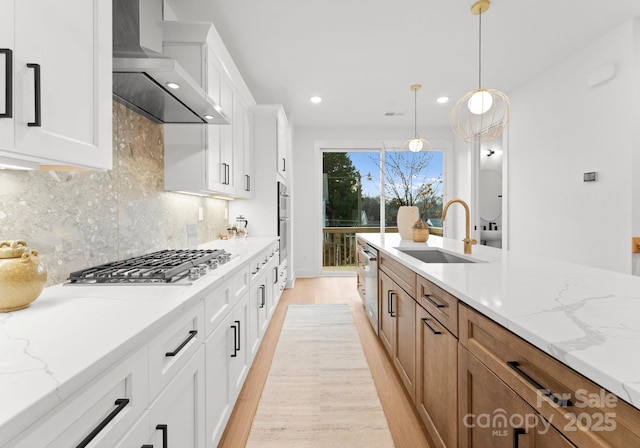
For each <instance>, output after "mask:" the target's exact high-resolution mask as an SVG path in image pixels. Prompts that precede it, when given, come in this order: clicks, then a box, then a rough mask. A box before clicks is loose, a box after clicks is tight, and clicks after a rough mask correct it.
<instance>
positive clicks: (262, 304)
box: [258, 285, 266, 308]
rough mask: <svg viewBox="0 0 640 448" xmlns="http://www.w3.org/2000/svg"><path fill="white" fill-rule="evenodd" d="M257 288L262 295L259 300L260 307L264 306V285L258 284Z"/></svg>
mask: <svg viewBox="0 0 640 448" xmlns="http://www.w3.org/2000/svg"><path fill="white" fill-rule="evenodd" d="M258 288H259V289H260V295H261V296H262V298H261V301H260V308H264V306H265V304H266V300H265V289H266V287H265V286H264V285H260V286H258Z"/></svg>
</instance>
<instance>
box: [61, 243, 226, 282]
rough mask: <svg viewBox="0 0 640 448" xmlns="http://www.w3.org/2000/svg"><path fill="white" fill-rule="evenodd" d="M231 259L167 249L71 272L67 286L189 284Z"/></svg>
mask: <svg viewBox="0 0 640 448" xmlns="http://www.w3.org/2000/svg"><path fill="white" fill-rule="evenodd" d="M230 259H231V254H230V253H228V252H226V251H224V250H204V249H203V250H200V249H173V250H171V249H167V250H161V251H158V252H153V253H151V254H147V255H141V256H138V257H133V258H128V259H126V260H122V261H114V262H111V263H106V264H101V265H99V266H94V267H91V268H87V269H83V270H80V271H76V272H72V273H71V274H69V282H68V283H67V284H71V285H74V284H81V285H87V284H101V285H102V284H132V283H133V284H139V283H141V284H147V283H157V284H190V283H193V281H194V280H196V279H198V278H200V277H202V276H204V275H206V274H207V272H209V271H211V270H214V269H216V268H217V267H218V266H219V265H221V264H224V263H226V262H227V261H229V260H230Z"/></svg>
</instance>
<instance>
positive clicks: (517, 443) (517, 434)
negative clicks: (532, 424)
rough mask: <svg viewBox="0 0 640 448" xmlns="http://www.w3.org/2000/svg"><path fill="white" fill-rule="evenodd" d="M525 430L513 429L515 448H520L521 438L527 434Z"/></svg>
mask: <svg viewBox="0 0 640 448" xmlns="http://www.w3.org/2000/svg"><path fill="white" fill-rule="evenodd" d="M526 433H527V431H525V429H524V428H514V429H513V448H518V447H519V446H520V436H521V435H522V434H526Z"/></svg>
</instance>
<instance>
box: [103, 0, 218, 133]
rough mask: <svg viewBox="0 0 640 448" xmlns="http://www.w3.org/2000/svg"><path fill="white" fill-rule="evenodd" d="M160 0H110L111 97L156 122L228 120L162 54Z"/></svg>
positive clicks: (208, 122)
mask: <svg viewBox="0 0 640 448" xmlns="http://www.w3.org/2000/svg"><path fill="white" fill-rule="evenodd" d="M162 20H163V17H162V0H113V96H114V99H115V100H116V101H118V102H120V103H122V104H124V105H125V106H127V107H129V108H131V109H133V110H135V111H136V112H138V113H140V114H142V115H144V116H145V117H147V118H149V119H150V120H152V121H154V122H156V123H196V124H229V120H228V118H227V117H226V116H225V114H224V112H223V111H222V110H221V109H220V107H219V106H218V105H217V104H216V103H215V101H214V100H213V99H211V98H210V97H209V96H208V95H207V93H206V92H205V91H204V89H203V88H202V87H201V86H200V85H199V84H198V83H197V82H196V81H195V80H194V79H193V78H192V77H191V76H190V75H189V74H188V73H187V72H186V70H185V69H184V68H182V66H181V65H180V64H179V63H178V62H177V61H176V60H174V59H172V58H168V57H166V56H163V55H162Z"/></svg>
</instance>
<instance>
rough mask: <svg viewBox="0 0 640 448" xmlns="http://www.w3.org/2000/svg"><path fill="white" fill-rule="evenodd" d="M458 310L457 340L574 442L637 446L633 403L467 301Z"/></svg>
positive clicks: (639, 435)
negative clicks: (570, 366)
mask: <svg viewBox="0 0 640 448" xmlns="http://www.w3.org/2000/svg"><path fill="white" fill-rule="evenodd" d="M459 314H460V328H459V330H460V333H459V336H460V343H461V344H462V345H464V346H465V347H467V349H468V350H469V351H470V352H471V353H473V354H474V355H475V356H476V357H477V358H478V359H479V360H480V361H482V363H484V364H485V365H486V366H487V367H488V368H489V369H490V370H491V371H493V372H494V373H495V374H496V375H497V376H499V377H500V378H501V379H502V381H504V382H505V383H506V384H508V385H509V387H510V388H511V389H513V390H514V391H515V392H516V393H517V394H518V395H520V396H521V397H522V398H523V399H524V400H525V401H526V402H528V403H529V404H530V405H531V406H532V407H533V408H534V409H535V410H536V411H537V412H539V413H540V414H542V415H543V416H544V417H545V418H546V419H547V420H548V421H551V422H552V424H553V425H554V426H555V427H556V428H557V429H559V430H560V431H561V432H562V433H563V434H564V435H565V436H566V437H567V438H568V439H569V440H571V441H572V442H573V443H574V444H576V445H577V446H585V447H605V446H616V447H617V446H620V447H622V446H640V411H639V410H638V409H636V408H634V407H632V406H631V405H629V404H627V403H626V402H624V401H622V400H621V399H619V398H617V397H616V396H615V395H613V394H611V393H609V392H608V391H606V390H604V389H603V388H601V387H600V386H598V385H597V384H595V383H593V382H592V381H590V380H588V379H587V378H585V377H583V376H582V375H580V374H578V373H577V372H575V371H574V370H572V369H571V368H569V367H567V366H566V365H564V364H563V363H561V362H560V361H557V360H556V359H555V358H553V357H551V356H549V355H547V354H546V353H544V352H543V351H541V350H540V349H538V348H536V347H534V346H533V345H531V344H529V343H528V342H526V341H524V340H523V339H521V338H520V337H518V336H517V335H515V334H513V333H511V332H510V331H509V330H507V329H505V328H504V327H502V326H500V325H498V324H497V323H495V322H493V321H492V320H490V319H488V318H487V317H485V316H483V315H482V314H480V313H478V312H476V311H474V310H472V309H470V308H469V307H467V306H463V305H461V306H460V308H459ZM580 424H582V425H583V428H582V429H579V425H580Z"/></svg>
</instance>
